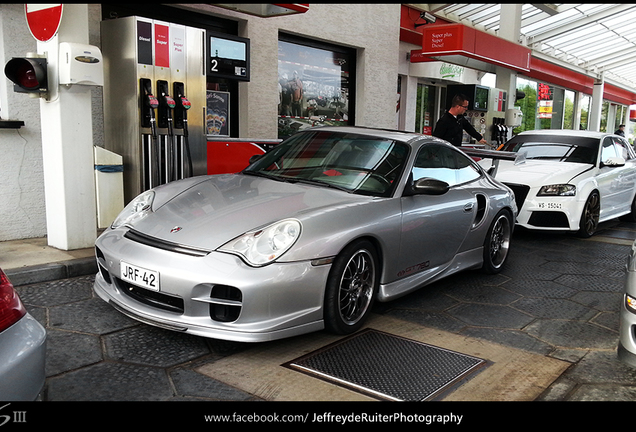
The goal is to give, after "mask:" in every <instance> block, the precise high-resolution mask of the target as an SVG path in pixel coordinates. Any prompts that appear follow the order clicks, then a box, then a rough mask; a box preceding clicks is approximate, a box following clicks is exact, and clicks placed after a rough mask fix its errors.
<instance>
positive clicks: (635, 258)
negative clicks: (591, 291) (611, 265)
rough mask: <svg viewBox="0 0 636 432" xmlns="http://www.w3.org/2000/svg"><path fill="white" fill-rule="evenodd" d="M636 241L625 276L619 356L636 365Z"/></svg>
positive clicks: (627, 362) (631, 364)
mask: <svg viewBox="0 0 636 432" xmlns="http://www.w3.org/2000/svg"><path fill="white" fill-rule="evenodd" d="M630 298H633V299H635V300H634V301H633V302H631V304H632V305H635V306H636V243H635V244H634V245H632V249H631V251H630V254H629V257H628V258H627V276H626V278H625V295H624V296H623V302H622V305H621V310H620V328H619V343H618V358H619V359H620V360H622V361H623V362H625V363H626V364H628V365H630V366H632V367H636V308H634V306H631V305H629V303H630Z"/></svg>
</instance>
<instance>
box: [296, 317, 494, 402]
mask: <svg viewBox="0 0 636 432" xmlns="http://www.w3.org/2000/svg"><path fill="white" fill-rule="evenodd" d="M486 365H487V362H486V361H485V360H483V359H479V358H476V357H471V356H468V355H465V354H461V353H457V352H454V351H449V350H447V349H444V348H439V347H435V346H432V345H428V344H425V343H422V342H418V341H414V340H410V339H405V338H401V337H398V336H394V335H390V334H388V333H383V332H380V331H377V330H373V329H367V330H364V331H362V332H359V333H357V334H354V335H352V336H350V337H348V338H345V339H343V340H341V341H338V342H336V343H334V344H331V345H329V346H326V347H324V348H322V349H320V350H318V351H315V352H313V353H310V354H307V355H305V356H303V357H299V358H298V359H296V360H292V361H291V362H289V363H286V364H285V365H284V366H286V367H288V368H290V369H294V370H297V371H300V372H303V373H306V374H308V375H311V376H315V377H317V378H320V379H323V380H325V381H329V382H332V383H335V384H338V385H341V386H343V387H347V388H350V389H352V390H355V391H358V392H360V393H364V394H367V395H370V396H372V397H375V398H377V399H384V400H392V401H425V400H432V399H435V398H436V397H439V396H441V394H443V393H444V392H445V391H448V390H450V389H451V388H454V387H456V386H457V385H459V384H460V382H462V381H465V380H466V379H468V377H469V376H472V375H474V374H475V373H477V372H479V371H480V370H482V369H483V367H485V366H486Z"/></svg>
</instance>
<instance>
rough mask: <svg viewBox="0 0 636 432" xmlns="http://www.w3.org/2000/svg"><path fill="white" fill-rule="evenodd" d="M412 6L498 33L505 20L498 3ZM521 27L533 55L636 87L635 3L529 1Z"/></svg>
mask: <svg viewBox="0 0 636 432" xmlns="http://www.w3.org/2000/svg"><path fill="white" fill-rule="evenodd" d="M408 6H410V7H413V8H416V9H419V10H422V11H428V12H430V13H432V14H434V15H435V16H437V17H438V18H440V19H441V20H444V21H447V22H451V23H459V24H463V25H465V26H468V27H473V28H475V29H477V30H480V31H483V32H486V33H490V34H495V35H496V34H498V31H499V29H500V25H501V22H502V5H501V4H499V3H489V4H461V3H435V4H433V3H429V4H409V5H408ZM503 19H507V17H505V16H504V18H503ZM504 22H505V21H504ZM438 23H439V21H438ZM519 33H520V37H519V40H518V41H517V42H518V43H519V44H521V45H523V46H525V47H527V48H529V49H530V50H531V52H532V56H533V57H535V58H538V59H542V60H545V61H549V62H551V63H555V64H557V65H561V66H563V67H565V68H568V69H571V70H573V71H575V72H579V73H582V74H584V75H587V76H590V77H593V78H595V79H601V78H603V79H604V80H605V82H608V83H611V84H613V85H615V86H617V87H620V88H623V89H625V90H628V91H630V92H636V4H609V3H605V4H588V3H578V4H574V3H556V4H554V3H545V4H543V3H542V4H529V3H526V4H523V6H522V10H521V23H520V32H519Z"/></svg>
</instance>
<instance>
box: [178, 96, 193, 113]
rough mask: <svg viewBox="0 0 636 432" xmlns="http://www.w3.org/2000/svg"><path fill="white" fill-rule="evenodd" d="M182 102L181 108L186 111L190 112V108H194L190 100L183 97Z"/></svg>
mask: <svg viewBox="0 0 636 432" xmlns="http://www.w3.org/2000/svg"><path fill="white" fill-rule="evenodd" d="M180 101H181V107H182V108H183V109H184V110H189V109H190V107H191V106H192V104H191V103H190V101H189V100H188V98H186V97H185V96H181V98H180Z"/></svg>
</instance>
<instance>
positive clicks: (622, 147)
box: [612, 138, 634, 160]
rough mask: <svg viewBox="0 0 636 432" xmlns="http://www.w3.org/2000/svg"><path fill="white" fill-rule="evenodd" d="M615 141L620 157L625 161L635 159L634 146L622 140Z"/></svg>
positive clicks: (616, 139)
mask: <svg viewBox="0 0 636 432" xmlns="http://www.w3.org/2000/svg"><path fill="white" fill-rule="evenodd" d="M612 139H613V140H614V144H615V145H616V149H617V151H618V155H619V156H620V157H622V158H623V159H625V160H629V159H633V157H634V156H633V150H632V148H631V147H632V146H631V145H630V144H629V143H628V142H627V141H625V140H624V139H622V138H612Z"/></svg>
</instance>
